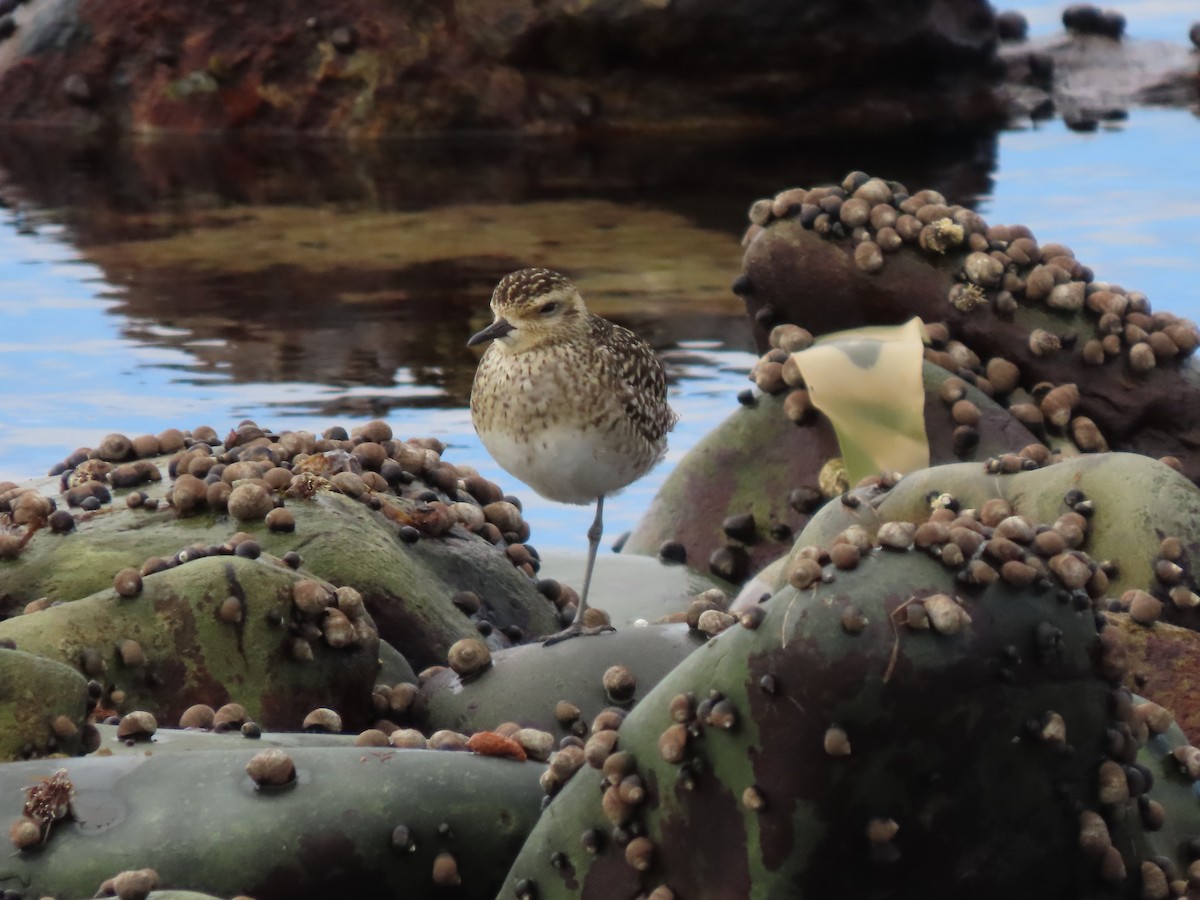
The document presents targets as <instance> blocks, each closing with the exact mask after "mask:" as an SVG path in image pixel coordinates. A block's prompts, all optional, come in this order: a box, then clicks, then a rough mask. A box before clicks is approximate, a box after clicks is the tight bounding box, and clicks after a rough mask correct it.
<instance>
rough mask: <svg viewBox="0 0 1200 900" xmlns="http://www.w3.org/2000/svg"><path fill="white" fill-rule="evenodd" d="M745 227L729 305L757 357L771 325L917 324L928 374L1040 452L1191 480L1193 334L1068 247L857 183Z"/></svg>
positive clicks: (761, 215)
mask: <svg viewBox="0 0 1200 900" xmlns="http://www.w3.org/2000/svg"><path fill="white" fill-rule="evenodd" d="M857 201H867V202H869V203H871V204H873V205H872V206H871V207H870V210H869V213H868V215H869V216H872V217H873V218H869V219H868V220H867V221H866V222H865V223H864V224H850V223H851V222H854V221H855V219H853V218H850V217H851V216H853V215H855V214H856V213H855V210H856V209H858V206H859V203H858V202H857ZM756 210H757V212H756ZM847 210H849V211H847ZM750 220H751V224H750V227H749V229H748V230H747V232H746V236H745V244H746V256H745V260H744V265H743V272H742V276H741V277H740V278H739V279H738V280H737V281H736V282H735V285H734V290H735V291H736V292H737V293H739V294H740V295H741V296H742V297H743V298H744V299H745V301H746V305H747V310H748V312H749V313H750V314H751V316H752V317H753V318H754V321H755V335H756V340H757V342H758V344H759V348H760V350H763V351H766V350H768V349H770V345H769V334H770V331H771V329H772V328H774V327H776V326H777V325H779V324H782V323H790V324H794V325H798V326H801V327H803V328H805V329H807V330H808V331H809V332H811V333H812V334H813V335H817V336H820V335H823V334H827V333H828V332H832V331H840V330H843V329H848V328H858V327H862V326H865V325H882V324H898V323H900V322H904V321H907V320H908V319H909V318H911V317H913V316H919V317H920V318H921V319H922V320H923V321H924V322H926V323H927V325H931V326H933V330H932V331H931V332H930V338H931V345H930V347H929V349H928V350H927V352H926V358H927V359H929V360H930V361H931V362H935V363H937V364H938V365H941V366H942V367H944V368H946V369H947V370H948V371H951V372H953V373H954V374H956V375H958V376H959V377H960V378H962V379H963V380H965V381H967V382H969V383H975V384H977V385H978V383H979V382H980V380H981V379H982V380H983V381H984V382H986V384H987V389H988V390H990V391H991V393H992V394H993V395H994V396H995V397H996V398H997V399H999V400H1001V402H1002V403H1004V404H1005V405H1006V406H1007V407H1008V409H1009V411H1010V413H1012V414H1013V415H1015V416H1017V417H1018V418H1019V419H1020V420H1021V421H1023V422H1027V423H1029V425H1030V426H1031V427H1032V428H1033V429H1034V431H1035V433H1036V434H1037V435H1038V437H1039V438H1040V439H1042V440H1043V441H1044V442H1045V443H1046V444H1047V446H1048V447H1050V448H1051V449H1055V448H1060V447H1068V448H1069V446H1070V445H1071V444H1074V445H1075V447H1076V448H1077V449H1078V450H1080V451H1082V452H1096V451H1100V450H1105V449H1112V450H1132V451H1135V452H1139V453H1144V454H1146V455H1150V456H1153V457H1156V458H1160V457H1170V458H1172V459H1173V460H1174V461H1175V462H1176V463H1177V464H1178V465H1179V466H1180V467H1181V469H1182V471H1183V472H1184V473H1185V474H1186V475H1188V477H1190V478H1192V479H1193V480H1197V479H1200V458H1197V456H1196V454H1195V452H1194V448H1195V446H1196V443H1197V439H1196V438H1197V434H1198V433H1200V419H1198V418H1197V416H1198V415H1200V413H1198V412H1197V411H1198V410H1200V402H1197V400H1198V399H1200V396H1198V394H1197V390H1198V388H1197V385H1198V384H1200V376H1198V375H1197V371H1198V370H1197V369H1196V367H1195V366H1194V364H1192V362H1191V361H1190V359H1189V357H1190V356H1191V354H1192V353H1193V352H1194V351H1195V348H1196V346H1197V343H1198V340H1200V338H1198V332H1197V329H1196V325H1195V323H1193V322H1191V321H1189V320H1186V319H1182V318H1180V317H1178V316H1175V315H1173V314H1172V313H1170V312H1167V311H1155V310H1154V309H1153V308H1152V307H1151V303H1150V300H1149V298H1147V297H1146V295H1145V294H1143V293H1141V292H1139V291H1136V290H1132V289H1126V288H1125V287H1123V286H1120V285H1116V284H1111V283H1108V282H1104V281H1101V280H1099V277H1098V274H1097V273H1096V272H1094V271H1093V269H1092V268H1090V267H1088V266H1086V265H1084V263H1082V262H1081V261H1079V260H1076V259H1075V256H1074V254H1073V252H1072V251H1071V249H1070V248H1069V247H1065V246H1063V245H1061V244H1057V243H1053V242H1049V241H1046V240H1045V239H1044V238H1043V239H1038V238H1035V236H1034V235H1033V233H1032V232H1031V231H1030V230H1029V229H1028V228H1026V227H1024V226H1021V225H1011V226H1009V225H988V223H987V222H985V221H984V220H983V219H982V218H981V217H980V216H979V215H978V214H976V213H974V212H972V211H970V210H968V209H965V208H964V207H962V206H958V205H956V204H953V203H951V202H950V201H949V200H948V199H947V198H946V197H944V196H942V195H941V194H940V193H938V192H936V191H928V190H922V191H916V192H910V191H909V190H908V188H907V187H906V186H904V185H902V184H898V183H895V182H886V181H883V180H882V179H873V178H871V177H870V176H868V175H867V174H866V173H862V172H854V173H851V174H850V175H848V176H847V177H846V179H845V180H844V181H843V183H842V184H840V185H828V186H820V187H817V188H814V189H812V190H806V189H802V188H797V189H792V190H788V191H783V192H781V193H779V194H777V195H776V196H775V197H774V198H770V199H765V200H763V201H760V203H759V204H756V205H755V206H754V207H752V209H751V214H750ZM756 220H757V221H756ZM888 223H890V224H888ZM865 243H878V244H879V246H881V247H883V246H887V247H889V248H890V251H889V252H888V253H886V254H885V261H884V263H883V265H882V266H881V267H880V268H879V269H878V270H871V271H867V270H865V269H864V268H863V267H862V265H861V261H859V260H858V259H857V256H856V253H857V251H856V248H857V247H861V246H862V245H864V244H865ZM834 296H836V297H838V302H837V303H830V302H828V298H829V297H834ZM993 369H995V371H993ZM1001 370H1003V371H1001ZM1068 386H1069V387H1068ZM1057 388H1062V389H1063V390H1058V391H1057V392H1056V390H1055V389H1057ZM1043 429H1044V430H1043ZM1012 449H1013V450H1016V449H1018V448H1012ZM1068 452H1073V451H1070V450H1069V449H1068Z"/></svg>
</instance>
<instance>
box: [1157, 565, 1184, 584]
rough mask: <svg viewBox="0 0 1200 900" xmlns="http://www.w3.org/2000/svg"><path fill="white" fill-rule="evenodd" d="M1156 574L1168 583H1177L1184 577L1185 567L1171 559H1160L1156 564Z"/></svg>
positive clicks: (1160, 579) (1163, 581)
mask: <svg viewBox="0 0 1200 900" xmlns="http://www.w3.org/2000/svg"><path fill="white" fill-rule="evenodd" d="M1154 576H1155V577H1156V578H1157V579H1158V580H1159V581H1161V582H1162V583H1163V584H1166V585H1175V584H1179V582H1180V581H1181V580H1182V579H1183V569H1182V568H1180V567H1179V566H1178V565H1177V564H1175V563H1173V562H1171V560H1169V559H1160V560H1158V561H1157V562H1156V563H1155V564H1154Z"/></svg>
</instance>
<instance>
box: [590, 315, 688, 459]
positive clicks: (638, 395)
mask: <svg viewBox="0 0 1200 900" xmlns="http://www.w3.org/2000/svg"><path fill="white" fill-rule="evenodd" d="M596 321H597V322H598V323H603V326H601V327H604V326H607V327H606V328H604V330H605V331H608V334H607V339H606V340H603V341H597V342H596V343H595V345H594V346H597V347H600V346H604V345H606V344H607V345H610V346H612V347H613V353H612V356H611V358H610V359H609V360H605V363H606V364H607V365H609V366H611V371H612V372H613V375H614V377H615V380H616V382H617V389H618V390H619V391H620V392H621V395H622V402H623V405H624V407H625V413H626V415H627V416H628V417H629V420H630V421H631V422H632V423H633V424H634V426H635V427H636V428H637V429H638V431H640V432H641V433H642V434H643V435H645V437H646V439H647V440H649V441H659V440H661V439H662V437H663V435H665V434H666V433H667V432H668V431H670V430H671V429H672V428H673V427H674V426H675V422H676V421H677V420H678V418H679V417H678V416H676V415H675V413H674V412H673V411H672V410H671V408H670V407H669V406H667V376H666V374H665V373H664V372H663V367H662V362H661V361H660V360H659V358H658V355H657V354H656V353H655V352H654V350H653V348H651V346H650V345H649V344H647V343H646V342H645V341H643V340H642V339H641V338H640V337H638V336H637V335H636V334H634V333H633V332H632V331H630V330H629V329H627V328H622V327H621V326H620V325H614V324H613V323H612V322H609V321H607V320H605V319H600V318H598V317H597V319H596Z"/></svg>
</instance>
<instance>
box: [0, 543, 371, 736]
mask: <svg viewBox="0 0 1200 900" xmlns="http://www.w3.org/2000/svg"><path fill="white" fill-rule="evenodd" d="M303 580H305V579H304V578H303V577H302V576H300V575H298V574H296V573H295V572H293V571H291V570H290V569H288V568H287V567H285V566H282V565H280V564H278V563H276V562H271V561H268V560H266V559H260V560H247V559H242V558H240V557H235V556H229V557H209V558H206V559H200V560H196V561H194V562H190V563H187V564H185V565H181V566H177V567H175V568H173V569H168V570H166V571H164V572H159V573H157V574H154V575H150V576H147V577H146V578H145V581H144V588H143V591H142V593H141V594H140V595H138V596H136V597H129V598H126V597H121V596H119V595H118V594H117V593H116V592H115V591H114V590H112V589H109V590H106V591H101V592H99V593H97V594H94V595H92V596H90V597H85V598H83V599H81V600H77V601H74V602H72V603H67V604H62V605H59V606H54V607H50V608H48V609H44V610H41V611H40V612H36V613H30V614H27V615H23V616H18V617H15V618H12V619H8V620H6V621H4V622H0V637H6V638H10V639H12V640H14V641H16V643H17V644H18V646H20V647H23V648H25V649H26V650H27V651H29V652H31V653H37V654H40V655H42V656H45V657H48V658H50V659H54V660H57V661H58V662H61V663H66V664H68V665H71V666H80V667H82V668H83V669H84V671H85V672H86V673H87V674H88V675H89V676H91V677H94V678H96V679H97V680H100V681H101V682H102V683H104V684H105V685H106V686H108V687H109V696H110V697H111V696H112V692H113V691H119V692H120V695H119V697H120V700H119V705H120V707H121V710H122V711H124V710H130V709H143V710H147V711H149V712H151V713H152V714H154V715H155V716H156V717H157V718H160V719H161V720H162V721H163V722H164V723H171V722H176V721H178V719H179V716H180V715H181V714H182V713H183V711H184V710H185V709H187V708H188V707H189V706H191V705H193V704H196V703H205V704H208V705H209V706H212V707H214V708H215V707H219V706H221V705H223V704H225V703H228V702H237V703H240V704H241V705H242V706H244V707H245V709H246V711H247V714H248V715H249V716H250V718H252V719H254V720H256V721H258V722H259V723H260V724H262V725H264V726H266V727H269V728H285V729H286V728H294V729H298V728H299V727H300V725H301V723H302V722H303V720H304V716H305V715H306V714H307V713H308V712H309V711H310V710H311V709H313V708H315V707H318V706H328V707H332V708H334V709H336V710H337V711H338V712H339V713H340V714H341V715H342V717H343V720H344V721H345V722H346V724H347V725H348V726H350V727H354V726H362V725H365V723H367V722H368V721H370V718H371V715H370V707H369V697H370V693H371V689H372V687H373V685H374V683H375V679H376V676H377V673H378V671H379V639H378V634H377V632H376V631H375V629H374V624H373V623H372V622H371V621H370V619H369V617H368V616H366V615H365V614H364V617H363V619H362V620H361V623H362V624H361V627H360V628H359V629H358V630H357V633H356V634H357V639H356V640H355V641H354V642H353V643H352V644H350V645H348V646H341V647H334V646H331V645H329V643H328V638H327V636H323V635H322V631H321V625H320V624H318V623H319V622H321V621H322V619H321V618H320V617H314V616H305V615H303V614H301V613H300V612H299V610H297V609H296V607H295V606H294V604H293V602H292V596H293V590H294V588H295V586H296V584H297V583H299V582H301V581H303ZM229 597H233V598H235V599H236V600H237V602H238V604H239V606H240V608H241V619H240V621H225V620H223V619H222V617H221V608H222V604H223V603H224V601H225V600H226V599H227V598H229ZM304 634H308V635H310V636H311V637H312V639H306V638H305V637H303V636H302V635H304ZM127 641H132V642H134V643H136V645H137V648H138V655H137V657H131V655H130V654H129V653H128V648H127V645H125V646H124V647H123V642H127ZM298 641H304V642H305V645H306V646H307V647H308V654H307V656H308V658H305V655H304V654H302V653H300V652H298V644H297V642H298ZM123 650H124V651H125V652H123Z"/></svg>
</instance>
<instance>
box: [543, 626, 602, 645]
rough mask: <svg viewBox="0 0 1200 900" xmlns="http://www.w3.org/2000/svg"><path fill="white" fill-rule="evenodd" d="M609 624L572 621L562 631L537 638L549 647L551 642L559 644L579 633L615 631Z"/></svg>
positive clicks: (590, 633)
mask: <svg viewBox="0 0 1200 900" xmlns="http://www.w3.org/2000/svg"><path fill="white" fill-rule="evenodd" d="M616 630H617V629H615V628H613V627H612V626H611V625H591V626H588V625H584V624H583V623H582V622H572V623H571V624H570V625H568V626H567V627H566V628H564V629H563V630H562V631H558V632H555V633H554V634H548V635H546V636H545V637H540V638H538V640H539V641H541V644H542V646H543V647H549V646H550V645H552V644H561V643H562V642H563V641H567V640H570V639H571V638H573V637H579V636H581V635H584V636H591V635H594V634H603V633H604V632H606V631H616Z"/></svg>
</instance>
